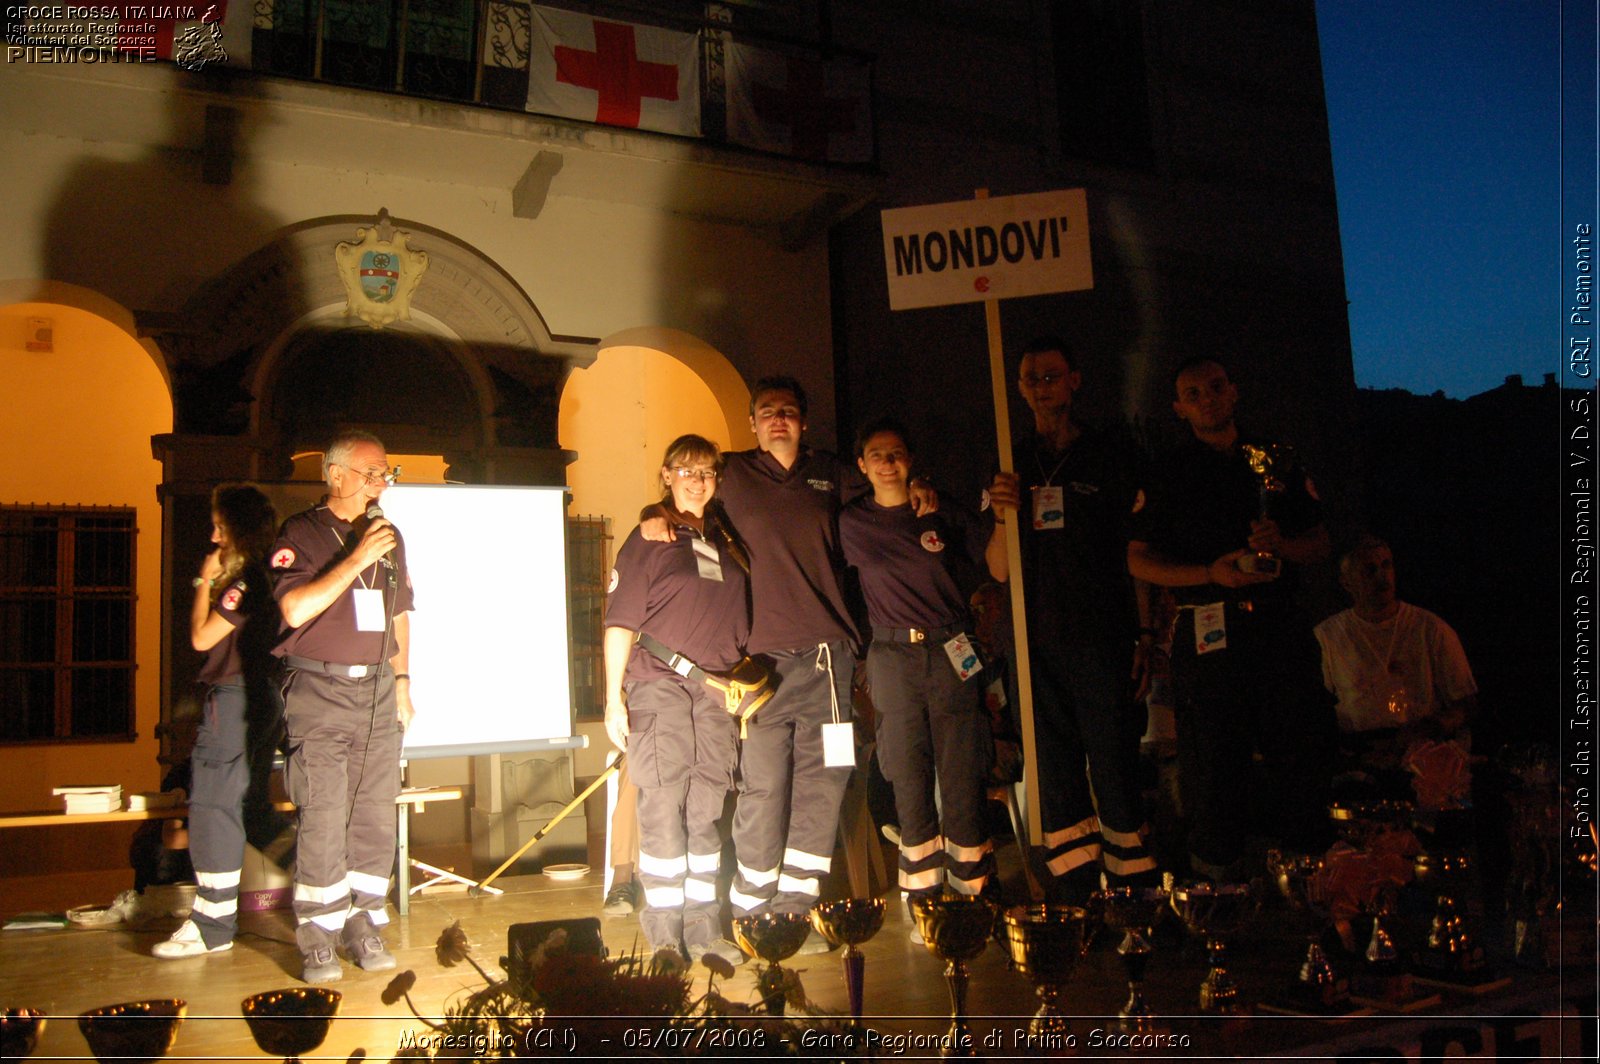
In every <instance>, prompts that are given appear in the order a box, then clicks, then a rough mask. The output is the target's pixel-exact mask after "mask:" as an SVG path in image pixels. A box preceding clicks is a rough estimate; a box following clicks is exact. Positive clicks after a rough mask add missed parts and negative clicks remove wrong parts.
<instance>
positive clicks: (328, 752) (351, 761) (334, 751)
mask: <svg viewBox="0 0 1600 1064" xmlns="http://www.w3.org/2000/svg"><path fill="white" fill-rule="evenodd" d="M284 718H285V722H286V725H287V729H288V736H289V764H288V768H289V773H288V784H289V797H290V798H291V799H293V801H294V803H295V805H297V806H299V808H300V839H299V844H298V847H297V849H296V861H295V876H294V915H295V923H296V925H297V926H296V928H295V938H296V940H297V941H298V942H299V944H300V948H301V950H302V951H305V950H310V949H315V948H317V947H319V946H327V945H332V944H334V943H335V942H336V941H338V940H339V938H340V937H341V936H344V937H345V938H347V939H349V938H359V937H361V936H362V935H363V934H364V933H370V932H368V931H367V928H368V927H370V928H372V929H374V930H376V929H377V928H381V927H382V926H383V925H384V924H386V923H388V920H389V917H388V913H387V912H386V911H385V909H384V905H385V902H386V901H387V899H388V895H389V876H390V874H391V873H392V872H393V871H394V853H395V835H396V828H397V825H398V821H397V820H396V812H395V798H396V797H398V795H399V793H400V725H399V722H398V721H396V720H395V706H394V676H393V674H392V673H391V672H390V671H389V670H388V669H387V668H386V669H384V670H383V672H382V673H381V674H380V675H378V676H368V677H364V678H361V679H347V678H344V677H337V676H327V675H324V674H322V673H319V672H313V671H311V670H307V669H291V670H290V672H289V678H288V681H287V684H286V686H285V693H284ZM347 925H350V926H349V930H348V932H347V931H346V927H347Z"/></svg>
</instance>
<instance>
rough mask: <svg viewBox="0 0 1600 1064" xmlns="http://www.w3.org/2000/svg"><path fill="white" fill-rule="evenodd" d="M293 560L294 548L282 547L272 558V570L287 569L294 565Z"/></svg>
mask: <svg viewBox="0 0 1600 1064" xmlns="http://www.w3.org/2000/svg"><path fill="white" fill-rule="evenodd" d="M294 559H295V554H294V548H293V547H284V548H283V549H282V550H280V551H278V553H276V554H274V555H273V556H272V567H273V568H274V569H287V568H289V566H291V565H293V564H294Z"/></svg>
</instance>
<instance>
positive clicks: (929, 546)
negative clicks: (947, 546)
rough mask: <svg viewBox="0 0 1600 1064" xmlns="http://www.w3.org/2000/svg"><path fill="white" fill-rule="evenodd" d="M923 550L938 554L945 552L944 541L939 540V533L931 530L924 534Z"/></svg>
mask: <svg viewBox="0 0 1600 1064" xmlns="http://www.w3.org/2000/svg"><path fill="white" fill-rule="evenodd" d="M922 549H923V550H931V551H933V552H934V553H935V554H937V553H939V552H940V551H942V550H944V540H942V539H940V538H939V533H937V532H935V531H934V530H933V529H931V528H930V529H928V531H926V532H924V533H923V534H922Z"/></svg>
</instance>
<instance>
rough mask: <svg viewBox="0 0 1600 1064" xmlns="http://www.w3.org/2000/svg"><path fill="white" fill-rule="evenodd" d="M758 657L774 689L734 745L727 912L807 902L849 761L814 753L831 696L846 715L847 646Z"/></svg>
mask: <svg viewBox="0 0 1600 1064" xmlns="http://www.w3.org/2000/svg"><path fill="white" fill-rule="evenodd" d="M763 657H764V658H765V659H766V661H767V663H768V665H769V667H770V668H771V669H772V671H773V673H774V676H775V679H776V680H777V691H776V693H775V694H774V695H773V697H772V700H771V701H770V702H768V703H767V704H766V705H764V706H762V707H761V710H760V711H759V712H758V713H757V714H756V716H755V719H754V720H752V721H751V722H750V728H749V733H748V735H746V737H745V738H744V740H743V741H742V742H741V743H740V745H739V805H738V807H737V808H736V809H735V810H734V814H733V845H734V853H735V856H736V857H737V859H738V862H739V868H738V874H737V875H736V876H735V877H734V881H733V886H732V888H731V889H730V890H729V892H728V900H729V901H730V902H732V903H733V908H734V910H735V913H736V915H745V914H749V913H758V912H764V911H767V910H769V909H770V910H771V911H773V912H792V913H803V912H806V911H808V910H809V909H810V908H811V906H812V905H814V904H816V901H817V898H818V896H819V894H820V893H821V888H822V877H823V876H825V875H827V873H828V871H829V869H830V868H832V866H833V848H834V843H835V842H836V841H837V839H838V833H839V803H840V802H841V801H842V800H843V799H844V790H845V786H846V784H848V783H849V782H850V772H851V770H852V768H853V766H850V765H846V766H843V767H834V768H829V767H828V766H827V765H826V764H825V763H824V760H823V752H822V726H823V725H824V724H826V723H829V722H831V721H832V720H833V709H832V707H833V705H834V700H835V699H837V705H838V709H839V719H840V721H843V722H848V721H849V720H850V676H851V673H852V672H853V671H854V663H855V658H854V657H853V655H852V654H851V652H850V645H849V644H848V643H846V642H845V641H844V640H839V641H837V642H834V643H824V644H820V645H819V646H815V647H806V648H804V649H801V650H793V651H785V652H781V653H776V654H767V655H764V656H763ZM830 662H831V665H832V667H831V668H829V663H830ZM830 692H831V694H830Z"/></svg>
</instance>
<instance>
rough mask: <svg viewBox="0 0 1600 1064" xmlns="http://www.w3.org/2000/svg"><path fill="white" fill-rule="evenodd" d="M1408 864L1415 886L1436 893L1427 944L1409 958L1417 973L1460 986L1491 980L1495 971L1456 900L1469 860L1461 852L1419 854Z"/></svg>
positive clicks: (1440, 981) (1425, 977) (1470, 870)
mask: <svg viewBox="0 0 1600 1064" xmlns="http://www.w3.org/2000/svg"><path fill="white" fill-rule="evenodd" d="M1412 867H1413V869H1414V870H1415V872H1416V876H1417V878H1416V882H1417V885H1418V886H1420V887H1423V888H1424V889H1426V890H1429V891H1432V892H1433V893H1434V894H1435V895H1436V901H1435V903H1434V904H1435V909H1434V915H1433V923H1432V926H1430V927H1429V929H1428V939H1427V944H1426V945H1425V946H1424V947H1423V948H1422V950H1420V951H1419V952H1418V953H1416V954H1415V955H1414V957H1413V960H1414V961H1415V968H1416V972H1417V975H1418V976H1419V977H1421V978H1423V979H1427V980H1430V981H1432V982H1435V983H1449V984H1452V985H1456V986H1461V987H1481V986H1482V985H1484V984H1486V983H1492V982H1494V981H1495V980H1496V979H1497V977H1498V973H1496V972H1495V970H1494V969H1493V968H1491V967H1490V966H1489V964H1488V963H1487V962H1486V961H1485V960H1484V957H1483V947H1482V946H1480V945H1478V941H1477V936H1476V935H1474V934H1473V933H1472V931H1471V929H1470V928H1468V926H1467V923H1466V920H1465V918H1464V917H1463V916H1462V915H1461V911H1460V906H1459V905H1458V904H1457V901H1456V899H1457V898H1458V897H1460V895H1461V890H1462V888H1463V887H1464V886H1466V881H1467V878H1468V877H1469V876H1470V875H1471V872H1472V862H1471V859H1470V858H1469V857H1468V856H1467V855H1466V854H1464V853H1419V854H1417V856H1416V858H1415V859H1414V862H1413V865H1412Z"/></svg>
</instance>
